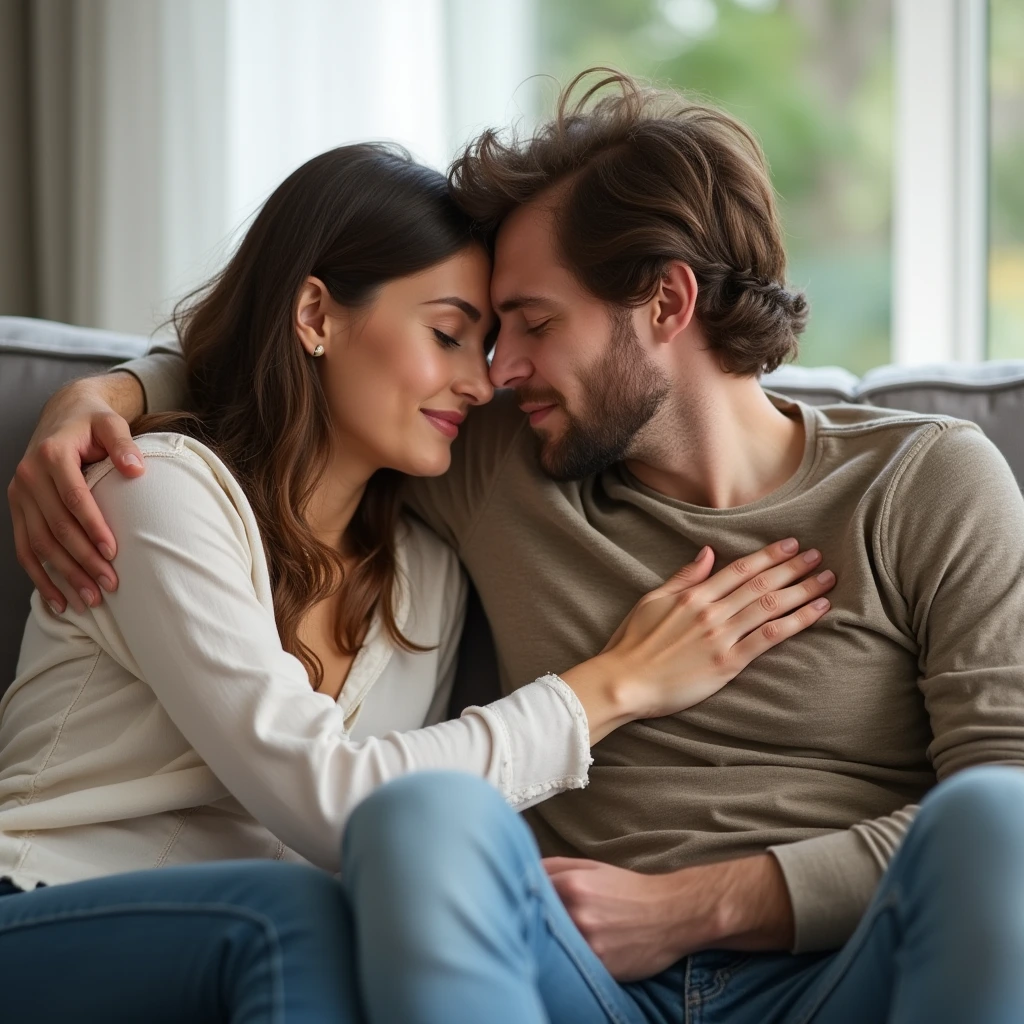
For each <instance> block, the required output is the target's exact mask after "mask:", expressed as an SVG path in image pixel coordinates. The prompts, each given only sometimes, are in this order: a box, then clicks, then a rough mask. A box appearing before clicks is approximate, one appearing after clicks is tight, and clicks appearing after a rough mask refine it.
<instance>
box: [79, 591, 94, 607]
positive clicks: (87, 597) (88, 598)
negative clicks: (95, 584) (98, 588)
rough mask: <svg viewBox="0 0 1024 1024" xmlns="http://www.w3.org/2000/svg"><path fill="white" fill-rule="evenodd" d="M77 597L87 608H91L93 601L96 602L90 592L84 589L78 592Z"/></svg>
mask: <svg viewBox="0 0 1024 1024" xmlns="http://www.w3.org/2000/svg"><path fill="white" fill-rule="evenodd" d="M78 596H79V597H80V598H81V599H82V600H83V601H84V602H85V605H86V607H87V608H91V607H92V603H93V601H95V600H96V595H95V594H94V593H93V592H92V591H91V590H86V589H85V587H82V589H81V590H80V591H79V592H78Z"/></svg>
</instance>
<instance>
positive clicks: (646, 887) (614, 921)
mask: <svg viewBox="0 0 1024 1024" xmlns="http://www.w3.org/2000/svg"><path fill="white" fill-rule="evenodd" d="M544 868H545V870H546V871H547V873H548V875H549V877H550V878H551V882H552V884H553V885H554V887H555V891H556V892H557V893H558V895H559V898H560V899H561V900H562V903H563V904H564V905H565V908H566V910H568V912H569V916H570V917H571V918H572V919H573V921H574V922H575V924H576V927H577V928H579V930H580V933H581V934H582V935H583V937H584V938H585V939H586V940H587V942H588V944H589V945H590V948H591V949H593V951H594V952H595V953H596V954H597V956H598V957H599V958H600V960H601V962H602V963H603V964H604V965H605V967H606V968H607V969H608V971H609V972H610V973H611V974H612V976H613V977H615V978H616V979H617V980H618V981H623V982H624V981H637V980H639V979H641V978H649V977H651V976H652V975H655V974H657V973H659V972H660V971H663V970H664V969H665V968H666V967H669V966H670V965H671V964H674V963H675V962H676V961H677V960H680V959H681V958H682V957H684V956H687V955H688V954H690V953H695V952H697V951H699V950H702V949H736V950H788V949H791V948H792V945H793V927H794V926H793V909H792V905H791V903H790V899H789V892H788V890H787V888H786V882H785V879H784V877H783V875H782V869H781V868H780V867H779V865H778V862H777V861H776V860H775V858H774V857H773V856H772V855H771V854H770V853H765V854H760V855H758V856H755V857H744V858H741V859H738V860H730V861H723V862H721V863H718V864H704V865H700V866H698V867H692V868H682V869H680V870H679V871H673V872H670V873H668V874H661V875H643V874H640V873H639V872H636V871H627V870H626V869H624V868H617V867H612V866H611V865H610V864H601V863H599V862H598V861H593V860H578V859H576V858H572V857H547V858H545V860H544Z"/></svg>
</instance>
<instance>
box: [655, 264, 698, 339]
mask: <svg viewBox="0 0 1024 1024" xmlns="http://www.w3.org/2000/svg"><path fill="white" fill-rule="evenodd" d="M696 306H697V278H696V277H695V276H694V273H693V271H692V270H691V269H690V267H689V266H688V265H687V264H685V263H680V262H678V261H676V262H672V263H670V264H669V265H668V266H667V267H666V268H665V270H664V272H663V273H662V276H661V281H660V282H659V283H658V290H657V291H656V292H655V293H654V298H653V299H652V300H651V332H652V334H653V335H654V337H655V338H656V339H657V340H658V341H660V342H669V341H671V340H672V339H673V338H675V337H676V336H677V335H679V334H681V333H682V332H683V331H685V330H686V328H687V327H689V326H690V322H691V321H692V320H693V314H694V310H695V308H696Z"/></svg>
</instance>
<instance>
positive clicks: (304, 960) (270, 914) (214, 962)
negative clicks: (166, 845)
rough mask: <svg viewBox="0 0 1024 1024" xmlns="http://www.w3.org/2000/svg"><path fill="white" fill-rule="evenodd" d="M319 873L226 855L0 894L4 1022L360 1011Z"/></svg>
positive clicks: (156, 1022)
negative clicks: (221, 858) (214, 860)
mask: <svg viewBox="0 0 1024 1024" xmlns="http://www.w3.org/2000/svg"><path fill="white" fill-rule="evenodd" d="M351 949H352V936H351V921H350V918H349V914H348V908H347V906H346V902H345V899H344V896H343V895H342V892H341V887H340V886H339V885H338V883H337V881H336V880H335V879H334V878H332V877H331V876H330V875H328V874H327V873H326V872H323V871H318V870H317V869H315V868H311V867H305V866H303V865H299V864H278V863H275V862H273V861H255V860H254V861H227V862H222V863H217V864H197V865H190V866H188V867H173V868H162V869H160V870H157V871H140V872H135V873H132V874H125V875H112V876H110V877H108V878H99V879H95V880H91V881H87V882H76V883H73V884H70V885H55V886H50V887H48V888H45V889H35V890H32V891H31V892H26V893H20V894H16V895H6V896H2V897H0V977H2V978H3V991H2V992H0V1020H2V1021H4V1022H5V1024H7V1022H9V1024H69V1022H75V1024H93V1022H96V1024H100V1022H102V1024H121V1022H124V1024H139V1022H142V1021H144V1022H145V1024H214V1022H217V1024H219V1022H222V1021H224V1022H227V1021H230V1022H231V1024H283V1022H285V1021H287V1022H290V1024H291V1022H294V1024H300V1022H301V1024H321V1022H324V1021H331V1022H340V1024H349V1022H355V1021H361V1020H362V1016H361V1014H360V1012H359V1010H358V1007H357V995H356V982H355V979H354V977H353V975H352V957H351Z"/></svg>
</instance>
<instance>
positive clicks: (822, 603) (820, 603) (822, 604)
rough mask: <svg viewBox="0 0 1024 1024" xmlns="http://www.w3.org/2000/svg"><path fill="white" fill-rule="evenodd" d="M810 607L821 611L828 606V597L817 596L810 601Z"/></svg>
mask: <svg viewBox="0 0 1024 1024" xmlns="http://www.w3.org/2000/svg"><path fill="white" fill-rule="evenodd" d="M811 607H812V608H814V609H815V610H816V611H819V612H823V611H824V610H825V609H826V608H827V607H828V598H827V597H819V598H818V600H817V601H812V602H811Z"/></svg>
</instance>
